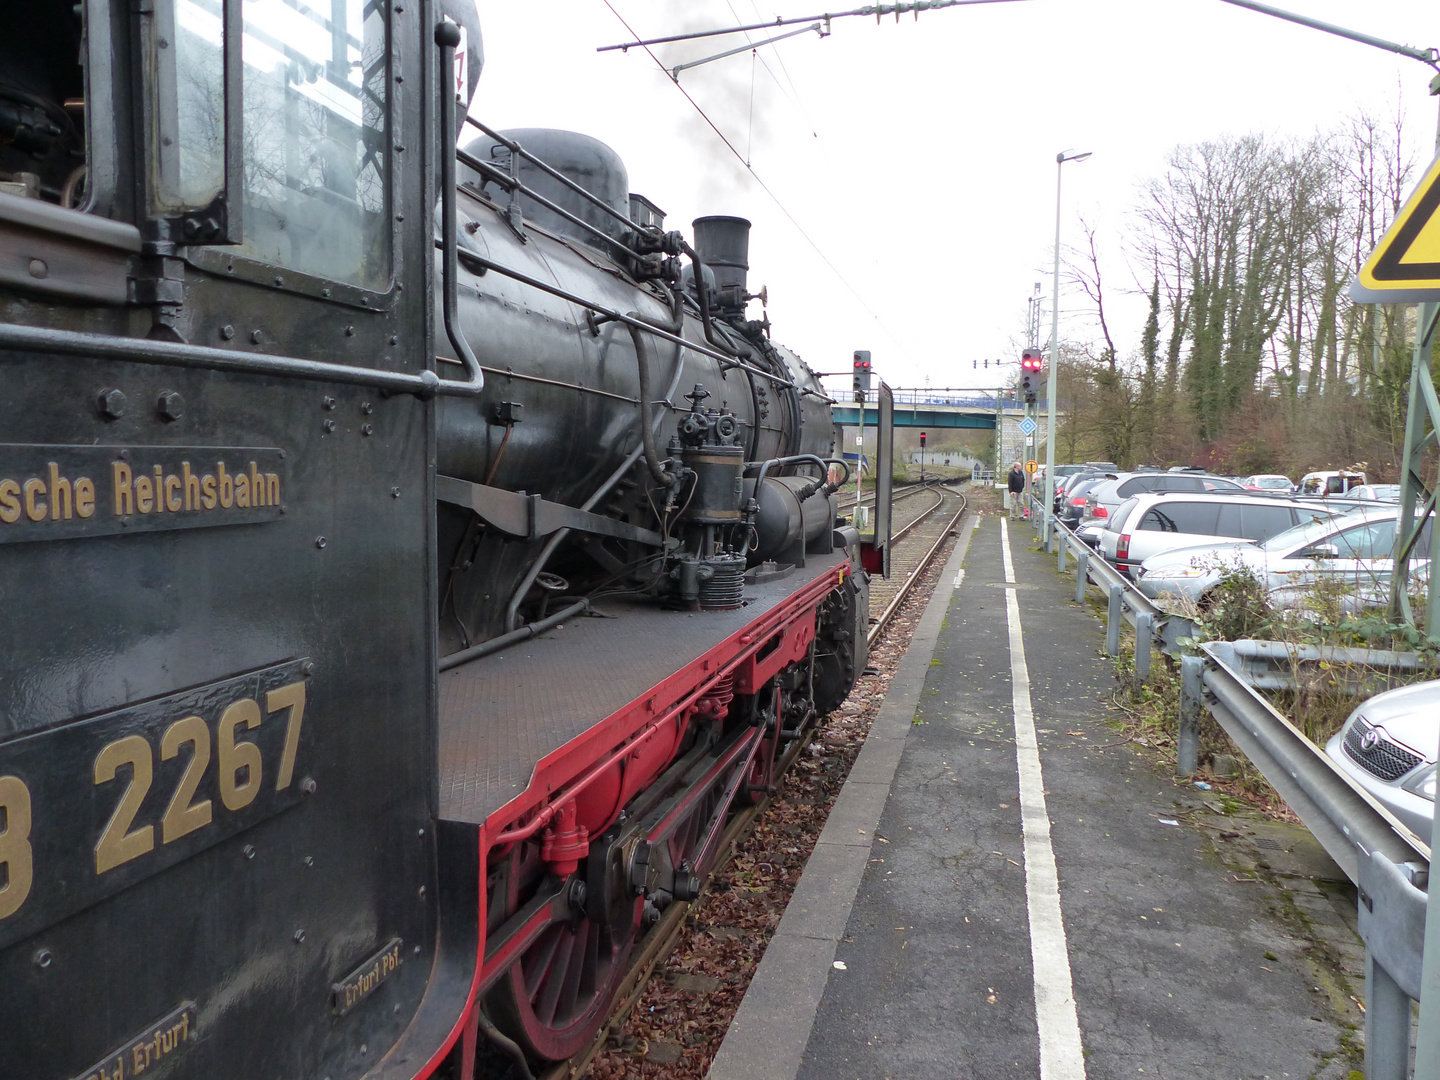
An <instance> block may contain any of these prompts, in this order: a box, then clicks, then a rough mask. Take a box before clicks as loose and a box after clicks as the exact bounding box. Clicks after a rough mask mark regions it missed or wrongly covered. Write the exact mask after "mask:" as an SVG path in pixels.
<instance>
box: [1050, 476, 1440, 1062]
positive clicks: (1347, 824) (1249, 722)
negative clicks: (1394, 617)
mask: <svg viewBox="0 0 1440 1080" xmlns="http://www.w3.org/2000/svg"><path fill="white" fill-rule="evenodd" d="M1028 504H1029V509H1030V521H1031V524H1032V525H1033V526H1034V527H1035V529H1036V532H1037V534H1039V535H1040V536H1041V537H1042V538H1043V539H1044V541H1045V547H1046V550H1047V551H1048V550H1052V547H1053V549H1054V550H1056V551H1057V561H1058V566H1059V569H1060V570H1061V571H1062V572H1063V571H1064V570H1065V569H1066V566H1065V556H1066V548H1067V547H1074V548H1075V549H1076V551H1077V556H1078V557H1077V560H1076V561H1077V565H1076V594H1075V599H1076V601H1077V602H1083V601H1084V599H1085V591H1086V586H1087V584H1088V583H1089V582H1092V581H1093V582H1094V583H1095V584H1096V585H1098V586H1099V587H1100V588H1102V589H1104V590H1105V592H1106V594H1107V595H1108V597H1109V601H1110V602H1109V608H1108V620H1107V627H1106V631H1107V632H1106V649H1107V651H1108V652H1109V653H1110V655H1112V656H1114V655H1116V654H1117V653H1118V652H1119V633H1120V620H1121V619H1122V618H1123V619H1125V621H1127V622H1129V623H1130V624H1131V625H1132V626H1134V627H1135V632H1136V633H1135V637H1136V645H1135V677H1136V679H1137V680H1139V681H1142V682H1143V681H1145V680H1147V679H1148V678H1149V671H1150V655H1149V654H1150V648H1151V639H1153V637H1155V636H1159V637H1160V638H1161V640H1162V641H1163V642H1165V645H1164V646H1163V647H1164V649H1165V651H1166V652H1167V653H1170V654H1172V655H1173V654H1176V653H1179V652H1180V651H1181V650H1180V648H1179V642H1180V640H1181V639H1183V638H1192V637H1193V633H1194V626H1193V624H1192V623H1191V621H1190V620H1189V619H1185V618H1182V617H1179V616H1176V615H1172V614H1169V613H1167V612H1163V611H1161V610H1160V609H1159V608H1158V607H1156V606H1155V604H1154V602H1153V601H1151V600H1150V598H1149V597H1147V596H1145V595H1144V594H1143V593H1141V592H1140V591H1139V590H1138V589H1136V588H1135V587H1134V585H1133V584H1132V583H1131V582H1130V581H1129V580H1128V579H1127V578H1125V577H1124V575H1122V574H1121V573H1120V572H1119V571H1118V570H1116V569H1115V568H1114V567H1113V566H1111V565H1110V564H1109V563H1107V562H1106V561H1105V559H1104V557H1103V556H1101V555H1099V553H1096V552H1091V551H1090V550H1089V548H1088V546H1087V545H1086V544H1085V543H1084V542H1083V541H1082V540H1080V539H1079V538H1078V537H1077V536H1076V534H1075V533H1074V532H1073V531H1071V530H1070V529H1068V528H1066V527H1065V526H1064V525H1063V524H1061V523H1059V522H1056V521H1054V519H1053V517H1052V516H1051V515H1049V514H1046V513H1045V508H1044V507H1043V506H1042V505H1041V503H1040V502H1039V501H1038V500H1036V499H1035V498H1033V497H1029V498H1028ZM1052 539H1053V541H1054V544H1053V545H1052ZM1187 644H1189V643H1188V642H1187ZM1320 663H1325V664H1327V665H1334V666H1332V667H1330V669H1329V673H1331V674H1333V673H1334V672H1335V671H1336V670H1337V668H1338V669H1339V670H1341V671H1342V672H1343V669H1344V667H1345V666H1346V665H1351V664H1363V665H1364V666H1365V667H1366V668H1367V669H1368V670H1369V671H1371V672H1374V671H1377V670H1383V671H1385V672H1386V673H1387V677H1388V676H1393V675H1394V674H1396V673H1398V672H1405V671H1414V670H1416V669H1418V668H1419V666H1420V660H1419V658H1418V657H1417V656H1416V655H1415V654H1413V653H1399V652H1389V651H1380V650H1370V649H1342V648H1326V647H1317V646H1293V645H1289V644H1287V643H1284V642H1270V641H1234V642H1208V643H1205V644H1203V645H1200V646H1199V654H1198V655H1197V654H1194V653H1191V654H1189V655H1182V656H1180V674H1181V691H1180V719H1179V738H1178V741H1177V749H1176V758H1177V761H1176V766H1177V768H1176V771H1177V773H1179V774H1181V775H1191V774H1193V773H1194V772H1195V771H1196V769H1197V767H1198V764H1199V761H1198V758H1199V735H1200V717H1201V713H1202V710H1203V711H1208V712H1209V713H1210V715H1211V716H1213V717H1214V718H1215V720H1216V721H1217V722H1218V723H1219V724H1220V726H1221V727H1222V728H1223V729H1224V730H1225V733H1226V734H1227V735H1229V736H1230V738H1231V739H1232V740H1234V742H1235V744H1236V745H1237V746H1238V747H1239V748H1240V749H1241V751H1243V752H1244V754H1245V755H1246V756H1247V757H1248V758H1249V759H1250V761H1251V762H1253V763H1254V764H1255V766H1256V767H1257V768H1258V769H1259V770H1260V771H1261V773H1262V774H1263V775H1264V776H1265V779H1266V780H1268V781H1269V782H1270V784H1271V786H1273V787H1274V788H1275V790H1276V791H1277V792H1278V793H1279V794H1280V796H1281V797H1282V798H1283V799H1284V800H1285V802H1286V803H1287V804H1288V805H1289V807H1290V808H1291V809H1292V810H1293V811H1294V812H1295V813H1296V814H1297V815H1298V816H1299V817H1300V820H1301V821H1302V822H1303V823H1304V824H1305V826H1306V828H1308V829H1309V830H1310V832H1311V833H1312V834H1314V836H1315V838H1316V839H1317V840H1318V841H1319V842H1320V844H1321V845H1322V846H1323V847H1324V848H1325V850H1326V851H1327V852H1329V854H1330V856H1331V858H1333V859H1334V860H1335V862H1336V864H1337V865H1338V866H1339V867H1340V868H1341V869H1342V870H1343V871H1344V872H1345V874H1346V875H1347V876H1348V877H1349V878H1350V880H1351V881H1353V882H1354V883H1355V885H1356V888H1357V890H1358V891H1359V897H1360V906H1359V929H1360V936H1361V938H1362V939H1363V940H1364V942H1365V998H1366V1007H1365V1076H1366V1078H1367V1080H1406V1078H1407V1077H1409V1076H1411V1073H1410V1048H1411V1043H1410V1034H1411V1024H1410V1020H1411V1002H1412V1001H1418V1000H1419V999H1420V995H1421V991H1422V988H1425V987H1428V988H1431V989H1432V990H1436V989H1440V949H1432V953H1435V954H1436V955H1430V956H1426V955H1425V926H1426V915H1427V910H1428V901H1429V892H1428V890H1429V882H1430V858H1431V851H1430V845H1429V843H1427V842H1426V840H1425V839H1422V838H1421V837H1418V836H1416V835H1415V834H1414V833H1412V832H1411V831H1410V830H1409V829H1407V828H1406V827H1405V826H1404V825H1402V824H1401V823H1400V822H1399V821H1398V820H1397V819H1396V818H1395V817H1394V816H1393V815H1392V814H1390V813H1389V811H1387V810H1385V809H1384V808H1383V807H1382V806H1380V804H1379V803H1377V802H1376V801H1375V800H1374V799H1373V798H1372V797H1371V796H1370V795H1369V794H1368V793H1367V792H1365V791H1364V790H1363V789H1361V788H1360V787H1358V786H1357V785H1356V784H1354V783H1353V782H1352V781H1351V780H1350V779H1349V778H1348V777H1347V776H1345V775H1344V774H1343V773H1342V772H1340V771H1339V770H1338V769H1336V768H1335V766H1334V765H1332V764H1331V763H1330V760H1329V758H1327V757H1326V756H1325V754H1324V753H1323V752H1322V751H1321V749H1320V748H1319V747H1318V746H1316V745H1315V744H1314V743H1313V742H1312V741H1311V740H1310V739H1309V738H1307V737H1306V736H1305V734H1304V733H1303V732H1301V731H1300V730H1299V729H1298V728H1296V727H1295V725H1293V724H1292V723H1290V721H1289V720H1288V719H1286V718H1285V716H1283V715H1282V714H1281V713H1280V712H1278V711H1277V710H1276V709H1275V708H1274V706H1272V705H1271V704H1270V703H1269V702H1268V701H1266V700H1265V698H1264V697H1263V696H1262V694H1261V693H1260V691H1261V689H1272V690H1278V689H1290V688H1293V687H1294V686H1295V685H1296V678H1295V672H1296V671H1297V669H1299V668H1302V667H1303V666H1304V665H1306V664H1314V665H1317V666H1318V665H1319V664H1320ZM1342 677H1343V675H1342ZM1356 688H1357V689H1358V687H1356ZM1436 918H1437V919H1440V902H1437V904H1436ZM1437 940H1440V935H1437ZM1426 1022H1427V1020H1426V1015H1425V1013H1424V1012H1422V1014H1421V1025H1422V1031H1421V1033H1420V1036H1419V1044H1420V1045H1422V1046H1423V1045H1425V1044H1426V1042H1427V1040H1428V1039H1430V1038H1431V1037H1432V1036H1431V1035H1430V1033H1429V1032H1428V1031H1426V1030H1424V1025H1425V1024H1426ZM1425 1058H1426V1055H1417V1059H1416V1063H1415V1072H1414V1074H1413V1077H1414V1080H1440V1061H1429V1060H1426V1059H1425Z"/></svg>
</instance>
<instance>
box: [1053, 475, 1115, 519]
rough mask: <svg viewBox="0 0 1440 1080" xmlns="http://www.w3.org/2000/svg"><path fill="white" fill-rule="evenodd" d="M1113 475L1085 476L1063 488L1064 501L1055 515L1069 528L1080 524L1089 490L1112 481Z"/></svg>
mask: <svg viewBox="0 0 1440 1080" xmlns="http://www.w3.org/2000/svg"><path fill="white" fill-rule="evenodd" d="M1113 479H1115V476H1114V474H1113V473H1100V474H1098V475H1096V476H1087V477H1084V478H1083V479H1080V480H1077V481H1075V482H1073V483H1071V484H1069V485H1067V486H1066V488H1065V501H1064V503H1063V504H1062V505H1061V506H1060V507H1058V508H1057V510H1056V513H1057V514H1058V515H1059V517H1060V520H1061V521H1062V522H1064V523H1065V524H1066V525H1068V526H1069V527H1070V528H1072V529H1073V528H1075V527H1076V526H1078V525H1079V524H1080V519H1081V518H1082V517H1083V516H1084V514H1085V501H1086V499H1088V498H1089V496H1090V489H1091V488H1093V487H1094V486H1095V485H1097V484H1103V483H1105V481H1107V480H1113Z"/></svg>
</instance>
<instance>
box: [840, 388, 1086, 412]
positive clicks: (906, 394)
mask: <svg viewBox="0 0 1440 1080" xmlns="http://www.w3.org/2000/svg"><path fill="white" fill-rule="evenodd" d="M833 393H834V394H835V400H836V402H837V404H839V405H841V406H845V405H854V404H855V400H854V398H855V395H854V394H853V393H851V392H846V391H833ZM894 394H895V407H896V408H897V409H898V408H901V407H904V406H907V405H908V406H910V407H912V408H918V407H922V406H926V405H938V406H944V407H949V408H959V409H1000V408H1004V409H1007V410H1009V409H1014V410H1016V411H1019V410H1021V409H1023V408H1024V405H1023V404H1022V403H1021V401H1020V399H1019V398H1017V397H1013V396H1011V395H1008V394H1002V395H999V396H996V395H995V394H986V393H979V392H976V391H974V390H966V389H948V388H944V387H941V388H936V389H930V388H921V389H918V390H896V391H894ZM879 401H880V392H879V391H878V390H871V391H869V392H868V393H867V394H866V395H865V404H866V407H867V408H868V407H870V406H872V405H873V406H875V407H877V408H878V407H879ZM1038 407H1039V408H1040V409H1041V410H1042V411H1043V410H1044V409H1045V407H1046V402H1045V401H1043V400H1042V401H1041V402H1040V404H1039V406H1038ZM1062 407H1063V406H1062Z"/></svg>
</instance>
